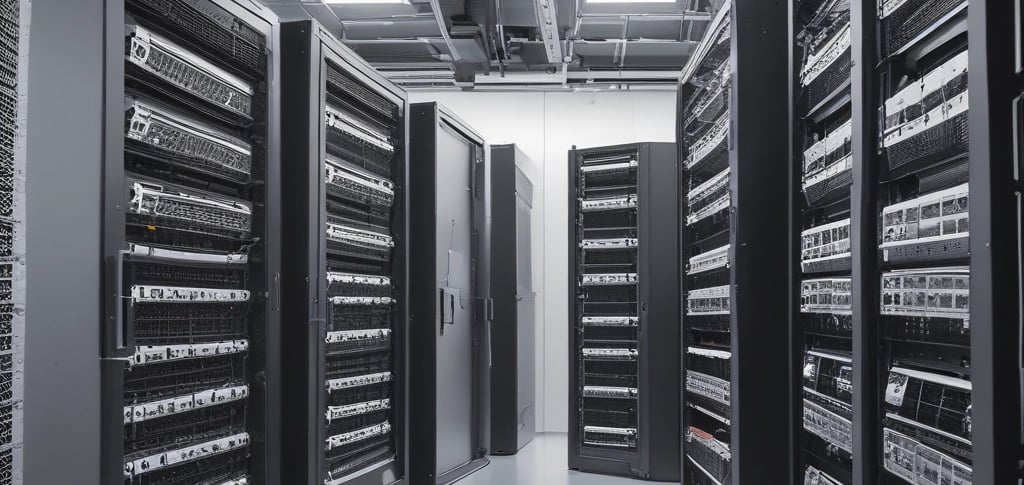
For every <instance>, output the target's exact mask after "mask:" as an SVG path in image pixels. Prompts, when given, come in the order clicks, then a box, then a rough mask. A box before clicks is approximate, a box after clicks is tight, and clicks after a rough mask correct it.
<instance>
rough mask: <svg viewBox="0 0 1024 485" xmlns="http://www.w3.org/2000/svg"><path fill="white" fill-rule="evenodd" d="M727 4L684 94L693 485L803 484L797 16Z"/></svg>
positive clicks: (687, 400) (685, 342) (688, 434)
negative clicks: (794, 295) (796, 353)
mask: <svg viewBox="0 0 1024 485" xmlns="http://www.w3.org/2000/svg"><path fill="white" fill-rule="evenodd" d="M721 7H722V8H721V9H719V10H718V11H717V13H716V14H715V16H714V18H713V19H712V20H711V23H710V25H709V27H708V29H707V31H706V33H705V35H704V38H703V40H702V41H701V42H700V44H698V46H697V48H696V50H695V51H694V55H693V56H692V57H691V59H690V60H689V61H688V63H687V65H686V66H685V67H684V69H683V75H682V78H681V85H680V90H679V93H680V94H679V103H680V116H679V117H678V122H679V127H678V129H679V134H678V137H679V140H680V145H681V146H680V149H681V153H682V157H681V158H683V160H684V162H683V167H682V168H683V170H682V177H681V181H682V182H681V184H682V187H684V190H687V191H688V192H687V195H686V197H685V199H684V202H685V206H684V211H683V213H684V214H685V216H686V219H685V222H686V224H685V225H684V227H683V229H682V234H683V236H682V241H683V245H682V248H683V256H682V257H683V261H686V260H687V259H686V258H688V265H687V266H686V267H685V268H684V270H683V271H682V273H683V274H685V275H686V276H685V278H684V280H683V281H684V283H685V284H686V288H685V290H684V291H685V297H686V307H685V310H686V312H685V315H683V317H682V327H683V339H682V346H683V347H684V348H685V358H684V359H683V365H684V367H685V368H684V372H685V374H684V375H685V382H684V385H683V386H682V388H683V389H684V391H683V407H682V410H683V413H682V414H683V419H684V422H683V427H684V433H685V434H684V436H683V439H682V441H683V447H682V448H683V449H682V452H683V456H684V457H685V459H684V460H683V462H682V465H683V475H684V476H683V481H684V482H686V483H697V484H729V483H751V482H764V483H792V482H794V477H793V475H794V473H793V466H792V463H793V460H792V456H793V455H792V453H791V449H790V446H789V445H791V444H792V440H793V439H794V436H793V432H794V428H795V422H796V420H797V419H798V416H797V415H796V414H795V413H793V412H792V410H793V409H794V407H793V404H794V402H797V400H798V399H799V398H798V397H797V395H796V393H795V392H793V391H794V389H793V384H794V383H793V379H791V378H790V373H791V372H792V371H793V369H794V364H793V360H792V355H793V346H792V342H791V335H790V333H789V332H788V331H786V327H787V325H785V323H783V322H784V319H785V318H786V316H787V313H788V311H789V309H790V306H791V305H790V296H791V292H790V288H789V286H788V284H787V281H789V278H790V269H791V268H790V261H791V259H790V257H789V254H788V252H789V250H790V248H791V241H790V224H791V221H792V219H791V217H790V212H789V210H787V206H788V203H789V200H790V190H791V184H792V183H793V182H794V181H792V180H790V171H789V170H787V169H786V165H787V164H785V163H782V162H781V161H782V160H784V159H785V157H786V153H787V150H788V146H789V144H788V137H789V134H790V129H789V126H788V123H765V120H769V119H779V117H780V115H782V114H783V113H787V112H788V106H787V103H788V97H787V96H785V95H784V93H785V92H786V89H787V85H788V83H789V82H790V76H789V73H788V72H787V52H786V51H787V50H786V48H785V47H784V46H785V45H787V42H788V38H789V36H788V35H787V25H788V23H787V18H786V15H787V11H788V8H789V5H788V4H787V3H786V2H781V3H780V2H759V1H742V0H741V1H735V2H725V3H724V4H722V5H721ZM768 93H779V94H778V95H771V94H768ZM681 262H682V261H681Z"/></svg>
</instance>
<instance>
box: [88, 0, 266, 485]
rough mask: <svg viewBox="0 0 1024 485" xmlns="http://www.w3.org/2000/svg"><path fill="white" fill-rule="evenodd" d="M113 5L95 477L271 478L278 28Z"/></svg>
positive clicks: (253, 15)
mask: <svg viewBox="0 0 1024 485" xmlns="http://www.w3.org/2000/svg"><path fill="white" fill-rule="evenodd" d="M108 8H109V9H108V16H107V24H108V25H107V27H108V31H110V32H119V33H120V35H118V36H116V40H115V39H114V38H110V37H108V45H107V49H108V51H107V58H108V59H116V60H117V61H116V62H110V63H108V65H107V78H106V84H107V94H108V101H109V103H108V106H107V111H106V113H105V116H106V122H107V126H108V127H117V129H114V130H111V132H110V136H108V137H107V139H106V154H105V156H106V168H105V172H104V173H105V180H104V185H105V188H106V192H105V195H104V197H105V198H104V201H105V207H106V214H105V217H104V220H105V227H104V230H105V234H104V246H103V252H104V262H105V264H106V280H105V285H106V291H105V293H106V295H108V299H107V301H106V305H105V313H106V315H107V318H106V326H105V328H104V353H105V357H106V358H107V359H106V360H104V361H103V365H104V367H103V372H104V375H103V381H102V382H103V393H104V394H103V418H104V420H103V436H102V440H103V441H102V443H103V446H102V460H103V461H102V465H101V466H102V467H103V468H102V481H103V483H125V484H153V485H155V484H185V483H235V484H243V483H253V484H262V483H277V480H278V477H277V476H276V473H277V459H276V456H275V454H276V453H277V451H276V450H277V444H278V443H277V442H276V440H277V439H278V437H277V435H276V432H277V426H276V424H275V422H276V416H277V414H278V412H279V411H278V409H277V407H276V404H275V403H276V400H275V396H274V395H273V391H274V386H275V385H276V378H277V374H276V367H277V365H278V364H277V359H276V355H277V352H276V350H275V348H274V345H273V342H274V341H275V340H276V332H277V325H278V318H279V315H278V308H277V304H276V302H275V301H274V297H276V294H277V291H278V287H277V286H276V281H277V276H278V272H279V269H278V264H279V261H278V253H277V248H276V246H275V245H274V244H275V243H276V240H275V238H276V234H275V233H276V231H277V219H276V218H277V214H276V210H277V205H276V203H277V202H276V195H277V194H275V193H274V192H276V187H277V185H276V184H277V182H278V180H277V174H278V172H277V171H278V158H277V149H278V147H277V144H276V142H277V137H276V134H275V130H276V126H277V125H276V122H275V121H274V119H275V118H276V117H277V113H276V107H275V103H276V100H275V99H274V93H273V92H272V90H271V89H270V86H271V81H272V80H273V79H275V78H276V77H277V75H276V65H277V64H276V59H275V57H274V56H275V55H276V52H275V51H274V46H275V43H276V42H277V39H276V23H277V18H276V16H274V15H273V14H272V13H271V12H270V11H268V10H266V9H264V8H257V7H253V6H252V5H250V4H245V5H243V4H242V3H240V2H234V1H210V0H126V1H125V2H123V4H121V3H120V2H115V4H114V5H112V6H111V5H108ZM268 296H269V297H268Z"/></svg>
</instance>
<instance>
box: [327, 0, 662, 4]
mask: <svg viewBox="0 0 1024 485" xmlns="http://www.w3.org/2000/svg"><path fill="white" fill-rule="evenodd" d="M673 1H674V0H673ZM323 2H324V4H326V5H403V4H408V3H409V0H323Z"/></svg>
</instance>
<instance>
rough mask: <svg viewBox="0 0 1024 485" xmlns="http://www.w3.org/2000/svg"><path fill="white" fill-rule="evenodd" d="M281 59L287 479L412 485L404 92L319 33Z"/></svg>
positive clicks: (288, 34)
mask: <svg viewBox="0 0 1024 485" xmlns="http://www.w3.org/2000/svg"><path fill="white" fill-rule="evenodd" d="M281 47H282V48H281V51H282V52H283V53H284V54H283V55H282V56H283V59H282V73H283V79H282V113H283V117H282V127H283V131H282V140H283V143H284V147H285V149H284V152H283V156H282V159H283V165H284V166H283V173H282V184H283V193H282V197H283V200H284V202H283V204H284V207H283V214H284V221H283V225H282V228H283V232H284V237H285V238H287V240H286V241H284V250H283V258H282V262H283V266H284V268H283V274H282V285H283V288H284V292H283V294H282V305H283V308H284V310H285V312H286V314H287V315H288V319H287V320H286V321H285V322H283V328H282V331H281V348H282V363H283V376H282V379H283V383H282V393H283V394H284V395H285V396H287V397H286V398H285V399H284V400H283V403H282V406H283V417H282V427H283V431H282V433H283V440H282V448H283V458H282V460H283V461H282V465H283V466H282V476H281V481H282V483H297V484H298V483H301V484H308V485H312V484H316V485H319V484H327V485H340V484H346V485H347V484H381V483H405V480H406V477H407V475H408V474H407V470H408V463H409V462H408V455H407V453H406V450H407V446H406V412H407V411H406V409H407V408H406V404H405V403H406V402H407V401H406V386H407V382H408V380H407V377H406V376H407V363H406V340H405V339H406V329H407V322H408V318H407V311H406V308H407V304H408V286H407V283H406V281H407V272H406V271H407V270H406V268H407V266H406V261H407V251H408V249H407V248H408V245H407V244H408V241H409V238H408V237H407V234H408V226H407V223H406V211H407V207H408V206H407V201H408V199H407V195H406V194H407V190H406V187H407V186H406V178H407V166H408V163H407V160H408V152H407V151H406V142H407V136H406V127H407V122H406V120H407V118H406V113H407V110H408V105H407V102H406V97H405V93H404V92H403V91H402V90H400V89H399V88H397V87H396V86H395V85H393V84H391V83H390V82H388V81H387V80H385V79H384V78H383V77H382V76H380V75H379V74H378V73H376V72H375V71H374V70H373V69H372V68H370V67H369V65H367V64H366V63H365V62H364V61H363V60H362V59H360V58H359V57H358V56H356V55H355V54H354V53H353V52H352V51H351V50H349V49H348V48H346V47H345V46H343V45H342V44H341V43H340V42H339V41H338V40H337V39H336V38H335V37H333V36H332V35H331V34H330V33H329V32H328V31H327V30H326V29H325V28H324V27H322V26H320V25H319V24H317V23H316V22H315V21H311V20H303V21H295V22H286V23H283V24H282V26H281Z"/></svg>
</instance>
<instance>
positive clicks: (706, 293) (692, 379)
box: [677, 5, 733, 485]
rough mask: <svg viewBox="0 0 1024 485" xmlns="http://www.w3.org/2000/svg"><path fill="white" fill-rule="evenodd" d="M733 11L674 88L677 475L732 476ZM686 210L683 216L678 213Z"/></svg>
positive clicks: (708, 480)
mask: <svg viewBox="0 0 1024 485" xmlns="http://www.w3.org/2000/svg"><path fill="white" fill-rule="evenodd" d="M730 24H731V17H730V8H729V6H728V5H726V6H725V7H723V8H722V9H721V10H719V11H718V12H717V14H716V16H715V20H714V22H712V24H711V25H710V27H709V29H708V31H707V33H706V34H705V37H704V39H703V40H702V42H701V44H700V48H699V49H698V51H697V52H698V53H699V55H700V56H702V58H699V59H697V58H696V56H695V60H691V61H690V62H691V64H690V65H688V66H687V68H686V70H685V71H684V77H683V80H682V84H681V85H680V90H679V95H678V96H679V103H680V117H679V119H678V120H677V122H678V124H679V129H680V132H679V134H678V137H679V142H680V147H679V149H680V158H681V159H682V160H683V162H682V170H681V174H682V179H681V183H680V187H682V190H685V191H686V195H685V196H684V198H683V201H682V205H681V207H682V208H683V214H681V217H680V220H681V221H682V222H683V229H682V232H681V234H682V240H681V242H682V244H681V246H680V247H681V251H680V254H681V257H680V266H679V267H680V268H681V273H682V275H683V278H684V279H685V283H684V288H683V292H684V294H685V297H686V298H685V300H686V301H685V305H684V306H683V313H684V315H683V317H682V320H681V321H682V324H683V332H682V336H681V342H682V352H683V362H682V364H683V365H682V368H683V375H682V376H681V380H680V382H681V383H682V386H681V387H682V389H683V392H682V402H683V407H682V408H681V411H682V413H681V416H682V433H681V439H682V440H683V447H682V455H681V456H682V463H681V464H680V465H681V470H682V475H683V481H684V482H686V483H694V484H702V485H703V484H722V485H728V484H730V483H733V480H732V478H731V477H732V451H731V439H730V433H731V425H732V409H731V402H732V398H731V396H732V392H731V387H732V379H731V376H730V374H731V368H732V352H731V346H732V337H731V328H730V313H731V304H730V302H731V290H730V284H731V271H730V268H731V266H732V265H731V258H732V256H733V255H732V252H731V251H730V240H731V221H730V218H729V208H730V206H731V199H732V194H731V187H730V182H731V180H730V179H731V167H730V166H729V146H728V144H729V135H730V133H729V124H730V122H731V120H730V109H729V106H730V103H731V99H730V98H731V90H732V70H731V58H732V56H731V48H732V47H731V29H730ZM683 216H685V217H683Z"/></svg>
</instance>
